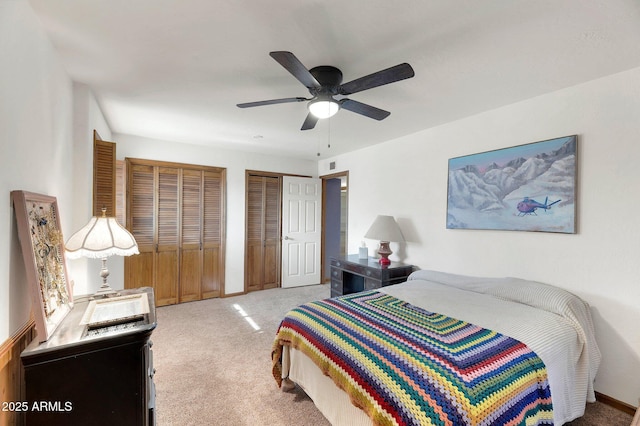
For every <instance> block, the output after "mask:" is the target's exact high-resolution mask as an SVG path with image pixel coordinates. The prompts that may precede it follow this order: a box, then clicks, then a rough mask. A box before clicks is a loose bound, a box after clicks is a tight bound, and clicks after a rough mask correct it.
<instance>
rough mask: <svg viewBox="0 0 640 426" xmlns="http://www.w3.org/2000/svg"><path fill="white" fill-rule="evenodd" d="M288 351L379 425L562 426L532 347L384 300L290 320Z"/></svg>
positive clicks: (282, 331)
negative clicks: (556, 425)
mask: <svg viewBox="0 0 640 426" xmlns="http://www.w3.org/2000/svg"><path fill="white" fill-rule="evenodd" d="M283 345H289V346H291V347H294V348H296V349H298V350H300V351H302V352H303V353H304V354H306V355H307V356H308V357H310V358H311V359H312V360H313V361H314V362H315V364H316V365H317V366H318V367H319V368H320V369H321V370H322V371H323V372H324V374H326V375H328V376H329V377H331V378H332V379H333V381H334V382H335V383H336V384H337V385H338V386H339V387H340V388H341V389H343V390H344V391H345V392H347V393H348V394H349V396H350V398H351V401H352V403H353V404H354V405H355V406H357V407H360V408H361V409H363V410H364V411H365V412H366V413H367V414H368V416H369V417H370V418H371V419H372V421H373V424H375V425H452V426H459V425H540V424H553V410H552V404H551V392H550V389H549V383H548V381H547V373H546V369H545V366H544V363H543V362H542V360H541V359H540V358H539V357H538V356H537V355H536V354H535V353H534V352H532V351H531V350H530V349H529V348H528V347H527V346H526V345H524V344H523V343H521V342H519V341H517V340H515V339H512V338H510V337H508V336H504V335H502V334H500V333H496V332H494V331H491V330H487V329H484V328H482V327H478V326H475V325H473V324H469V323H467V322H464V321H460V320H457V319H454V318H450V317H447V316H445V315H440V314H437V313H433V312H428V311H426V310H424V309H421V308H419V307H416V306H412V305H410V304H408V303H406V302H404V301H402V300H399V299H397V298H395V297H392V296H389V295H387V294H385V293H381V292H378V291H367V292H361V293H356V294H352V295H347V296H342V297H337V298H333V299H327V300H323V301H318V302H312V303H307V304H305V305H302V306H300V307H298V308H296V309H294V310H292V311H290V312H289V313H288V314H287V316H286V317H285V318H284V319H283V320H282V323H281V324H280V327H279V329H278V332H277V335H276V339H275V342H274V345H273V352H272V361H273V370H272V372H273V376H274V378H275V379H276V381H277V382H278V385H279V386H280V385H281V382H282V365H281V357H282V350H283Z"/></svg>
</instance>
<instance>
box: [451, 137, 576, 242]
mask: <svg viewBox="0 0 640 426" xmlns="http://www.w3.org/2000/svg"><path fill="white" fill-rule="evenodd" d="M576 145H577V137H576V136H575V135H574V136H566V137H562V138H557V139H550V140H547V141H542V142H535V143H530V144H526V145H520V146H515V147H512V148H506V149H500V150H496V151H488V152H483V153H480V154H473V155H467V156H464V157H457V158H452V159H450V160H449V189H448V196H447V228H449V229H499V230H513V231H540V232H562V233H569V234H573V233H575V211H576V207H575V206H576V205H575V202H576V200H575V195H576V186H575V181H576V153H577V151H576Z"/></svg>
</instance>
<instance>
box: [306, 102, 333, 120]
mask: <svg viewBox="0 0 640 426" xmlns="http://www.w3.org/2000/svg"><path fill="white" fill-rule="evenodd" d="M339 109H340V106H339V105H338V103H337V102H336V101H334V100H333V99H331V98H329V99H320V100H317V101H311V102H309V112H310V113H311V114H313V115H315V116H316V117H318V118H329V117H331V116H333V115H335V113H336V112H338V110H339Z"/></svg>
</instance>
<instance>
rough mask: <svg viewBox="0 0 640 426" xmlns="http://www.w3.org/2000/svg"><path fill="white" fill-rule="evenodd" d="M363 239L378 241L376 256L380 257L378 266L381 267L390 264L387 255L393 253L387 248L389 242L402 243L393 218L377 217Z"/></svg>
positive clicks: (398, 229) (401, 236) (402, 239)
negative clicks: (378, 246)
mask: <svg viewBox="0 0 640 426" xmlns="http://www.w3.org/2000/svg"><path fill="white" fill-rule="evenodd" d="M364 237H365V238H370V239H372V240H380V248H379V249H378V254H379V255H380V261H379V262H380V265H383V266H388V265H390V264H391V261H390V260H389V255H391V253H393V252H392V251H391V249H390V248H389V243H390V242H391V241H394V242H397V243H401V242H404V236H403V235H402V231H400V227H399V226H398V224H397V223H396V220H395V219H394V218H393V216H384V215H378V217H376V220H374V221H373V224H372V225H371V227H370V228H369V230H368V231H367V233H366V234H365V235H364Z"/></svg>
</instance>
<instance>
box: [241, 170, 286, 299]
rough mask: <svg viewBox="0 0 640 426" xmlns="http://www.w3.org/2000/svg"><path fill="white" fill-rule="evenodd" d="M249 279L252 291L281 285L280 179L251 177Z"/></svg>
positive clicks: (248, 228) (249, 289)
mask: <svg viewBox="0 0 640 426" xmlns="http://www.w3.org/2000/svg"><path fill="white" fill-rule="evenodd" d="M246 239H247V242H246V254H245V280H246V287H247V290H248V291H255V290H262V289H265V288H275V287H278V286H279V284H280V269H279V264H280V179H279V178H278V177H275V176H254V175H250V176H249V177H248V178H247V229H246Z"/></svg>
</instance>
